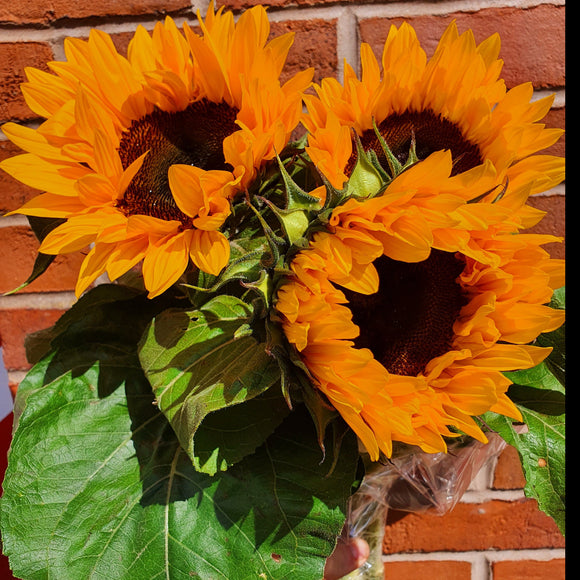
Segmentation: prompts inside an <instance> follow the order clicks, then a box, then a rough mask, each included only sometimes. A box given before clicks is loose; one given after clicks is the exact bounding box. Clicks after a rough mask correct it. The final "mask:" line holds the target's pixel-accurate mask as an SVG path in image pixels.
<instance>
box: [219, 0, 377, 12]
mask: <svg viewBox="0 0 580 580" xmlns="http://www.w3.org/2000/svg"><path fill="white" fill-rule="evenodd" d="M380 1H381V0H371V2H380ZM371 2H369V0H366V1H365V2H360V4H363V3H364V4H369V3H371ZM338 3H339V0H220V2H219V4H218V6H220V7H221V6H224V7H225V8H226V10H232V11H234V12H237V11H241V10H246V9H248V8H251V7H252V6H257V5H258V4H261V5H262V6H266V7H268V8H295V7H303V8H306V7H309V6H332V5H333V4H338ZM353 4H354V2H353Z"/></svg>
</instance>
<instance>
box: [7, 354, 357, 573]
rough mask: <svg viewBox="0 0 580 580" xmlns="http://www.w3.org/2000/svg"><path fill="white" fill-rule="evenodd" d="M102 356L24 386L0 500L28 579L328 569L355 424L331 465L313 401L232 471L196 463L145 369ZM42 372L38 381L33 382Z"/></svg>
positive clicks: (350, 473)
mask: <svg viewBox="0 0 580 580" xmlns="http://www.w3.org/2000/svg"><path fill="white" fill-rule="evenodd" d="M109 364H111V361H102V362H99V363H97V364H95V365H93V366H92V367H91V368H89V369H86V370H85V371H84V372H83V373H82V374H78V373H75V372H68V373H67V374H65V375H62V376H61V377H58V378H57V379H55V380H54V381H53V382H51V383H49V384H46V385H45V386H44V387H42V388H35V387H38V386H39V384H42V383H44V380H43V377H42V374H43V370H42V369H43V368H44V369H46V368H47V366H48V365H47V362H46V361H43V362H42V363H39V366H38V367H36V369H35V370H34V371H33V373H32V374H31V375H30V378H29V379H28V380H29V385H28V391H29V392H28V395H27V397H26V401H25V404H24V406H23V408H22V414H21V415H20V419H19V425H18V428H17V430H16V432H15V435H14V439H13V443H12V448H11V451H10V458H9V466H8V469H7V472H6V477H5V480H4V495H3V497H2V500H1V504H0V505H1V509H2V511H1V514H2V518H1V528H2V529H1V531H2V539H3V551H4V553H5V554H6V555H7V556H8V557H9V559H10V564H11V567H12V569H13V571H14V573H15V575H16V576H17V577H19V578H24V579H27V580H41V579H42V580H45V579H49V578H58V579H59V580H79V579H80V578H82V579H83V580H94V579H103V580H105V579H106V580H109V579H111V578H114V579H115V580H151V579H154V578H165V579H171V580H179V579H182V578H183V579H184V580H185V579H188V580H189V579H190V578H203V579H204V580H214V579H224V580H250V579H256V578H263V579H274V580H281V579H288V580H289V579H292V580H310V579H312V578H321V577H322V571H323V566H324V562H325V559H326V558H327V557H328V555H329V554H330V553H331V552H332V550H333V548H334V545H335V540H336V538H337V536H338V534H339V533H340V530H341V527H342V525H343V522H344V519H345V511H346V502H347V498H348V496H349V494H350V490H351V485H352V482H353V480H354V477H355V468H356V465H357V450H356V441H355V440H354V437H349V438H347V439H346V440H344V441H343V444H342V448H341V454H340V456H339V457H338V458H337V462H336V466H335V468H334V470H333V471H332V473H331V474H330V475H329V474H328V472H329V462H328V461H327V462H323V463H321V456H320V450H319V449H318V446H317V445H316V442H315V441H316V434H315V432H314V429H313V425H312V422H311V420H310V418H309V417H308V414H307V413H306V412H303V411H302V410H297V411H295V412H293V413H292V414H291V415H290V416H289V417H288V418H287V420H286V421H285V423H284V424H283V425H282V426H281V427H280V428H279V429H278V430H277V431H276V432H275V433H274V434H273V435H272V436H271V437H270V438H269V439H268V440H267V441H266V442H265V443H264V444H263V445H262V446H261V447H260V448H259V449H258V450H257V452H256V453H255V454H253V455H251V456H248V457H247V458H246V459H245V460H243V461H241V462H240V463H238V464H237V465H236V466H234V467H233V468H231V469H230V470H229V471H227V472H225V473H220V474H219V475H218V476H216V477H210V476H208V475H205V474H203V473H199V472H197V471H196V470H195V469H194V468H193V466H192V464H191V461H190V460H189V458H188V457H187V455H186V454H185V452H184V451H183V450H182V448H181V447H180V446H179V443H178V441H177V438H176V437H175V434H174V432H173V430H172V429H171V427H170V425H169V423H168V422H167V420H166V418H165V417H164V416H163V414H162V413H160V412H159V410H158V409H157V408H156V407H155V406H154V405H153V404H152V403H153V396H152V394H151V391H150V387H149V385H148V383H147V381H146V379H145V377H144V376H143V375H141V376H139V375H138V374H137V373H136V372H135V371H136V370H138V369H135V368H132V367H130V366H127V367H119V366H117V367H116V373H117V375H118V377H119V381H120V386H119V387H118V388H117V389H115V390H114V391H113V392H111V393H107V394H103V393H100V390H99V388H98V384H99V383H100V374H101V372H103V370H104V369H105V367H107V366H109ZM33 385H34V386H33Z"/></svg>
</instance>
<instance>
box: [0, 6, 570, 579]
mask: <svg viewBox="0 0 580 580" xmlns="http://www.w3.org/2000/svg"><path fill="white" fill-rule="evenodd" d="M198 20H199V23H198V26H197V27H191V26H189V25H187V24H185V25H184V26H183V29H182V30H181V29H179V28H178V27H177V26H176V24H175V23H174V21H173V20H171V19H170V18H167V19H166V20H165V21H164V22H163V23H161V22H160V23H158V24H157V25H156V26H155V28H154V30H153V31H152V32H151V33H149V32H148V31H146V30H145V29H144V28H143V27H139V28H138V29H137V30H136V32H135V34H134V36H133V38H132V40H131V43H130V45H129V48H128V53H127V57H124V56H121V55H120V54H119V53H118V52H117V51H116V49H115V48H114V46H113V43H112V41H111V39H110V37H109V36H108V35H107V34H105V33H103V32H100V31H98V30H93V31H91V33H90V36H89V38H88V40H86V41H85V40H80V39H68V40H67V41H66V43H65V51H66V61H65V62H51V63H49V67H50V71H51V72H50V73H47V72H43V71H40V70H35V69H27V71H26V73H27V77H28V82H27V83H25V84H24V85H23V86H22V91H23V94H24V96H25V98H26V101H27V104H28V105H29V107H30V108H31V109H32V110H33V111H34V112H35V113H37V114H38V115H39V116H40V117H43V118H45V119H46V120H45V121H44V122H42V124H40V126H39V127H38V128H36V129H33V128H29V127H25V126H20V125H17V124H14V123H8V124H6V125H4V126H3V127H2V130H3V131H4V133H5V134H6V136H7V137H8V138H9V139H10V140H11V141H12V142H13V143H15V144H16V145H18V146H19V147H20V148H22V149H23V150H24V151H25V153H23V154H22V155H19V156H16V157H13V158H10V159H7V160H6V161H4V162H3V163H2V164H1V168H2V169H3V170H4V171H6V172H8V173H9V174H10V175H12V176H13V177H15V178H16V179H18V180H20V181H22V182H23V183H25V184H27V185H29V186H32V187H34V188H37V189H38V190H40V191H41V192H42V193H41V194H40V195H38V196H37V197H35V198H34V199H32V200H31V201H29V202H28V203H26V204H25V205H24V206H23V207H21V208H20V209H18V210H17V212H16V213H21V214H25V215H27V216H29V221H30V224H31V227H32V229H33V230H34V232H35V233H36V235H37V236H38V238H39V240H40V241H41V245H40V249H39V253H38V257H37V260H36V263H35V266H34V270H33V272H32V273H31V275H30V277H29V279H28V280H27V281H26V282H25V284H27V283H30V282H31V281H32V280H34V279H35V278H37V277H38V276H40V275H42V273H43V272H44V271H45V270H46V268H47V267H48V266H49V265H50V263H51V261H52V260H53V259H54V257H55V256H56V255H58V254H63V253H67V252H76V251H79V250H86V257H85V258H84V261H83V263H82V266H81V269H80V272H79V277H78V284H77V287H76V294H77V296H78V301H77V302H76V303H75V304H74V305H73V306H72V307H71V308H70V310H69V311H67V312H66V314H64V316H62V318H61V319H60V320H59V321H58V322H57V323H56V325H55V326H54V327H52V328H50V329H48V330H46V331H42V332H39V333H36V334H34V335H32V336H31V337H30V338H29V339H28V341H27V353H28V357H29V359H30V361H31V363H34V366H33V367H32V369H31V371H30V372H29V373H28V375H27V377H26V378H25V379H24V381H23V382H22V383H21V384H20V386H19V389H18V393H17V397H16V401H15V424H16V429H15V432H14V437H13V442H12V447H11V451H10V455H9V467H8V470H7V472H6V478H5V481H4V496H3V498H2V500H1V516H2V519H1V527H2V541H3V550H4V552H5V553H6V554H7V555H8V556H9V558H10V562H11V566H12V568H13V570H14V573H15V574H16V575H17V576H18V577H21V578H26V579H29V578H30V579H35V578H46V577H49V576H51V577H52V576H54V577H57V578H59V579H60V580H67V579H70V580H78V579H79V578H115V579H119V580H121V579H132V580H134V579H144V580H145V579H147V580H148V579H151V578H157V577H164V578H171V579H178V578H191V577H196V578H202V579H204V580H210V579H214V578H215V579H217V578H224V579H227V580H242V579H249V578H261V579H282V578H290V577H291V578H293V579H296V580H300V579H305V580H310V579H320V578H322V576H323V574H324V565H325V561H326V559H327V558H328V557H329V556H330V554H331V553H332V552H333V550H334V548H335V546H336V543H337V538H338V537H339V536H340V534H341V530H343V528H344V526H345V521H346V520H347V515H348V513H350V514H351V516H352V514H353V513H354V503H353V501H354V500H355V498H356V497H359V496H356V495H355V494H356V492H357V489H359V487H360V488H361V491H362V490H363V488H364V486H365V485H367V487H368V485H369V482H371V480H372V478H373V477H376V475H377V474H379V473H380V472H381V470H382V471H386V472H388V474H389V477H392V473H393V468H394V467H395V468H397V478H399V480H400V479H401V477H402V475H401V474H403V473H407V474H408V473H411V474H412V475H411V481H413V478H415V479H416V478H417V473H418V471H417V470H415V471H413V470H411V471H409V470H408V469H406V468H405V467H404V466H405V465H407V466H408V465H409V461H411V462H412V463H413V465H415V466H416V465H417V460H418V458H422V459H421V461H423V465H427V463H425V462H428V461H429V458H435V457H445V456H447V457H448V456H449V455H450V454H449V453H448V451H450V450H451V449H453V450H455V451H454V455H457V453H458V451H457V449H460V448H461V449H463V448H464V447H467V448H474V449H477V452H478V453H480V451H481V449H488V448H490V447H491V442H492V441H496V438H497V437H498V436H499V438H500V439H501V440H502V441H503V442H504V443H505V442H507V443H509V444H512V445H514V446H515V447H516V448H517V449H518V451H519V452H520V455H521V458H522V463H523V467H524V470H525V474H526V478H527V481H528V485H527V487H526V494H528V495H529V496H531V497H535V498H536V499H537V500H538V502H539V505H540V508H541V509H543V510H544V511H546V512H547V513H548V514H550V515H551V516H552V517H553V518H554V519H555V520H556V521H557V522H558V523H559V524H561V525H562V523H563V519H564V518H563V514H564V506H563V497H564V489H563V487H564V484H563V481H564V451H563V449H564V406H563V399H564V395H563V393H564V378H563V369H564V350H563V323H564V314H565V310H564V290H563V285H564V264H563V261H562V260H556V259H551V258H550V256H549V254H548V253H547V252H546V251H545V250H544V249H543V248H542V246H543V245H544V244H546V243H550V242H554V241H559V240H558V239H557V238H554V237H553V236H549V235H538V234H532V233H526V232H525V231H523V230H526V229H527V228H530V227H531V226H533V225H534V224H536V223H537V222H538V221H539V220H540V219H541V218H542V213H541V212H539V211H537V210H535V209H534V208H532V207H530V206H529V205H526V202H527V200H528V197H529V196H530V195H533V194H536V193H539V192H542V191H545V190H547V189H550V188H552V187H554V186H555V185H557V184H558V183H560V182H561V181H562V180H563V177H564V164H563V160H562V159H561V158H558V157H554V156H548V155H541V154H538V152H539V151H540V150H542V149H544V148H546V147H548V146H550V145H551V144H553V143H554V142H555V141H556V140H557V139H558V138H559V137H560V135H561V131H559V130H555V129H547V128H545V127H544V125H542V124H541V123H540V122H539V121H540V120H541V119H542V118H543V117H544V115H545V114H546V113H547V111H548V110H549V108H550V106H551V102H552V100H551V98H544V99H540V100H532V87H531V85H528V84H524V85H521V86H517V87H515V88H513V89H511V90H509V91H508V90H506V87H505V84H504V82H503V80H502V79H501V78H500V72H501V66H502V61H501V60H499V59H498V54H499V48H500V43H499V38H498V37H497V35H494V36H492V37H490V38H488V39H487V40H485V41H484V42H482V43H481V44H479V45H477V44H476V43H475V41H474V38H473V34H472V33H471V32H470V31H468V32H466V33H463V34H461V35H460V34H459V33H458V31H457V28H456V26H455V24H452V25H450V26H449V27H448V29H447V30H446V31H445V33H444V35H443V37H442V38H441V40H440V42H439V45H438V47H437V49H436V51H435V53H434V55H433V56H432V57H431V58H427V57H426V54H425V51H424V50H423V49H422V48H421V46H420V44H419V42H418V40H417V37H416V34H415V32H414V30H413V29H412V28H411V27H410V26H408V25H407V24H403V25H402V26H400V27H399V28H396V27H392V28H391V30H390V32H389V35H388V39H387V41H386V43H385V46H384V51H383V54H382V61H381V63H380V64H379V61H378V60H377V58H376V57H375V55H374V54H373V53H372V51H371V49H370V48H369V46H367V45H364V44H363V45H362V46H361V48H360V58H361V64H362V67H361V74H360V78H359V76H358V75H357V74H356V73H355V71H354V70H353V69H352V68H351V67H350V66H348V65H345V71H344V79H343V81H342V82H339V81H338V80H336V79H333V78H327V79H324V80H323V81H322V82H321V83H320V84H319V85H318V84H313V83H312V77H313V71H312V70H304V71H301V72H299V73H298V74H296V75H294V76H293V77H292V78H290V79H289V80H287V81H286V82H284V83H283V84H282V83H281V81H280V74H281V71H282V69H283V66H284V63H285V60H286V56H287V53H288V50H289V48H290V46H291V43H292V35H282V36H279V37H274V38H270V27H269V22H268V18H267V15H266V11H265V9H264V8H263V7H261V6H257V7H254V8H252V9H249V10H247V11H245V12H244V13H243V14H242V15H241V16H240V17H239V19H238V20H237V21H234V17H233V15H232V14H231V13H228V12H224V11H222V10H221V9H220V10H218V11H217V12H216V11H214V8H213V5H211V6H210V8H209V11H208V13H207V15H206V17H205V19H203V18H202V17H201V16H199V17H198ZM488 441H490V443H488ZM494 449H497V448H494ZM540 460H542V461H543V463H542V461H540ZM468 463H469V461H468ZM429 465H431V464H429ZM427 472H428V473H433V469H432V467H429V468H428V469H427ZM422 473H423V480H425V478H424V475H425V473H426V472H425V470H423V471H422ZM457 473H459V472H457ZM413 474H415V475H413ZM452 474H453V469H451V471H448V472H447V475H446V476H445V478H446V479H447V480H448V481H449V480H450V479H453V477H452ZM445 478H444V479H445ZM379 479H381V478H379ZM382 481H383V482H384V481H385V480H384V478H382ZM423 483H425V481H423ZM381 485H382V484H381V483H380V482H379V483H377V485H376V486H375V487H374V489H380V490H381V493H383V492H384V496H388V494H389V491H388V490H389V489H390V484H389V485H387V486H386V487H381ZM361 486H362V487H361ZM371 487H372V485H371ZM427 487H428V489H430V490H431V491H432V486H431V487H430V486H429V484H428V483H427ZM399 499H400V496H399ZM372 501H373V502H374V503H373V505H380V504H381V498H379V499H378V500H377V498H376V497H375V498H374V499H373V500H372ZM387 503H388V502H387ZM420 503H421V502H420ZM427 503H429V502H427ZM431 503H432V502H431ZM363 504H365V502H364V501H363ZM411 504H412V502H410V503H409V505H408V506H407V507H409V509H413V506H412V505H411ZM365 505H367V506H368V505H370V503H368V502H367V503H366V504H365ZM422 505H424V502H423V504H422ZM358 507H360V502H359V504H358ZM399 507H401V505H399ZM402 507H405V505H402ZM349 510H350V511H349ZM355 519H356V518H354V519H353V517H350V518H349V521H348V522H347V523H348V524H349V525H352V524H354V523H356V521H355ZM357 533H358V532H357Z"/></svg>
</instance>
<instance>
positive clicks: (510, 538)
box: [383, 499, 564, 554]
mask: <svg viewBox="0 0 580 580" xmlns="http://www.w3.org/2000/svg"><path fill="white" fill-rule="evenodd" d="M396 516H397V514H393V513H391V514H390V515H389V517H388V518H387V526H386V527H385V538H384V543H383V550H384V552H385V553H386V554H396V553H401V552H438V551H443V552H461V551H468V550H523V549H538V548H563V547H564V538H563V536H562V534H561V533H560V531H559V530H558V527H557V526H556V524H555V522H554V521H553V520H552V518H550V517H549V516H547V515H546V514H544V513H543V512H541V511H540V510H539V509H538V505H537V502H536V501H535V500H532V499H522V500H520V501H514V502H506V501H498V500H493V501H488V502H485V503H479V504H471V503H459V504H457V506H456V507H455V509H453V510H452V511H451V512H449V513H447V514H445V515H444V516H438V515H436V514H434V513H431V512H425V513H419V514H414V513H412V514H408V515H406V516H405V517H402V518H401V519H398V520H396V521H394V519H395V518H396ZM399 517H400V514H399ZM391 522H392V523H391Z"/></svg>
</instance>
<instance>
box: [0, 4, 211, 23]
mask: <svg viewBox="0 0 580 580" xmlns="http://www.w3.org/2000/svg"><path fill="white" fill-rule="evenodd" d="M193 4H194V5H195V2H194V3H193ZM199 4H200V7H201V4H202V3H201V2H200V3H199ZM191 6H192V2H191V1H190V0H131V1H130V2H123V1H121V0H100V1H99V2H88V1H87V0H80V1H79V2H69V1H68V0H49V1H47V2H43V1H42V0H12V1H11V2H2V4H1V5H0V23H7V24H12V25H22V24H34V25H37V26H49V25H50V24H53V23H55V22H57V21H60V20H79V19H83V18H91V17H120V16H121V17H122V16H125V17H126V16H145V15H156V16H159V17H161V16H163V15H164V14H168V13H173V12H178V11H183V12H185V11H190V10H191Z"/></svg>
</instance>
